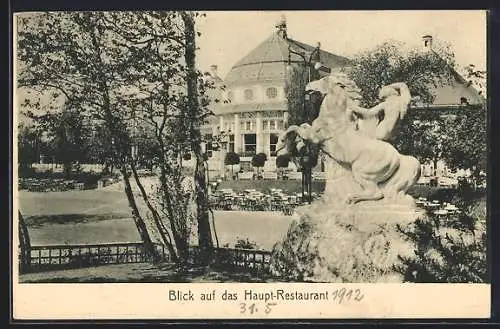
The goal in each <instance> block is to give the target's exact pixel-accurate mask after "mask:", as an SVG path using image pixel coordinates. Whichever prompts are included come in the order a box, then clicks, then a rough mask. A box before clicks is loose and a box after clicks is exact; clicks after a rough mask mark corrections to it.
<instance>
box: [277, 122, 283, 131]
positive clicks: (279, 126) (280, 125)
mask: <svg viewBox="0 0 500 329" xmlns="http://www.w3.org/2000/svg"><path fill="white" fill-rule="evenodd" d="M277 122H278V127H277V129H278V130H283V120H278V121H277Z"/></svg>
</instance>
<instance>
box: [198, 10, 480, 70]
mask: <svg viewBox="0 0 500 329" xmlns="http://www.w3.org/2000/svg"><path fill="white" fill-rule="evenodd" d="M206 14H207V16H206V17H205V18H201V19H200V20H199V21H198V25H197V26H198V29H199V31H200V32H201V33H202V35H201V36H200V37H199V38H198V41H197V42H198V47H199V48H200V50H199V51H198V58H197V60H198V63H199V67H200V69H202V70H208V69H209V66H210V65H212V64H215V65H217V66H218V74H219V76H220V77H222V78H224V77H225V76H226V75H227V73H228V72H229V70H230V69H231V67H232V66H233V65H234V64H235V63H236V62H237V61H238V60H240V59H241V58H242V57H243V56H245V55H246V54H247V53H249V52H250V51H251V50H253V49H254V48H255V47H256V46H257V45H259V44H260V43H261V42H262V41H264V40H265V39H266V38H267V37H269V36H270V35H271V34H272V33H273V32H274V31H275V27H274V26H275V25H276V22H277V21H278V20H279V19H280V17H281V15H285V17H286V21H287V28H288V36H289V37H291V38H293V39H295V40H298V41H302V42H305V43H308V44H311V45H316V44H317V42H318V41H319V42H321V48H322V49H324V50H327V51H329V52H332V53H334V54H338V55H343V56H346V57H349V56H352V55H354V54H356V53H358V52H360V51H363V50H368V49H371V48H374V47H375V46H377V45H378V44H380V43H382V42H384V41H387V40H390V39H393V40H396V41H401V42H404V43H405V44H407V45H408V46H410V47H412V46H415V47H420V46H421V45H422V39H421V37H422V36H423V35H426V34H430V35H432V36H433V38H434V40H436V41H435V42H440V41H442V42H445V43H448V44H450V45H451V46H452V49H453V50H454V52H455V59H456V62H457V64H458V65H460V66H465V65H469V64H474V65H475V66H476V67H478V68H480V69H486V54H487V48H486V47H487V41H486V11H479V10H462V11H458V10H455V11H449V10H447V11H445V10H440V11H438V10H433V11H430V10H419V11H239V12H235V11H208V12H206Z"/></svg>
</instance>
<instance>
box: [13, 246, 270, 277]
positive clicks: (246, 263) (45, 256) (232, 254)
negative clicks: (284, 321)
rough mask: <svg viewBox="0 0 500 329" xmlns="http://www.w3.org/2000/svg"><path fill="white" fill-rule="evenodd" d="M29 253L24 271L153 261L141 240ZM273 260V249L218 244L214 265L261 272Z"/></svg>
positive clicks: (160, 249)
mask: <svg viewBox="0 0 500 329" xmlns="http://www.w3.org/2000/svg"><path fill="white" fill-rule="evenodd" d="M155 248H156V250H157V251H158V252H159V253H160V255H161V256H162V259H163V261H166V262H168V261H170V257H169V255H168V252H167V251H166V250H165V247H164V246H163V245H161V244H155ZM199 251H200V249H199V247H197V246H193V247H191V248H190V255H191V256H190V257H191V261H192V262H193V261H196V260H198V259H199V257H200V252H199ZM28 255H29V259H28V260H27V262H28V264H29V265H27V266H25V267H23V270H22V272H23V273H26V272H38V271H47V270H64V269H73V268H84V267H91V266H99V265H110V264H130V263H145V262H149V261H151V259H150V257H149V256H148V255H146V254H145V253H144V251H143V245H142V243H140V242H131V243H103V244H81V245H46V246H32V247H31V249H30V252H29V253H28ZM21 257H22V255H20V258H21ZM270 260H271V252H270V251H266V250H255V249H241V248H215V258H214V266H215V267H217V268H220V269H227V270H232V269H239V270H243V271H249V272H260V273H262V272H268V270H269V264H270Z"/></svg>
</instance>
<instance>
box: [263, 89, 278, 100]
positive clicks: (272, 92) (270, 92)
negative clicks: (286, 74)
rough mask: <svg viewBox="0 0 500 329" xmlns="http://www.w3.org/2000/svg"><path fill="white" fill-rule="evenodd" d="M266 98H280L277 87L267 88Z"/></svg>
mask: <svg viewBox="0 0 500 329" xmlns="http://www.w3.org/2000/svg"><path fill="white" fill-rule="evenodd" d="M266 96H267V98H269V99H274V98H276V97H278V89H276V88H275V87H269V88H267V89H266Z"/></svg>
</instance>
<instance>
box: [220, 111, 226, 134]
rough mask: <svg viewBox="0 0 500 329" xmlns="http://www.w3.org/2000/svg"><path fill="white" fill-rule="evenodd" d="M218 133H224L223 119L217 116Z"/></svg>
mask: <svg viewBox="0 0 500 329" xmlns="http://www.w3.org/2000/svg"><path fill="white" fill-rule="evenodd" d="M219 131H224V117H223V116H222V115H221V116H219ZM226 133H227V131H226Z"/></svg>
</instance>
